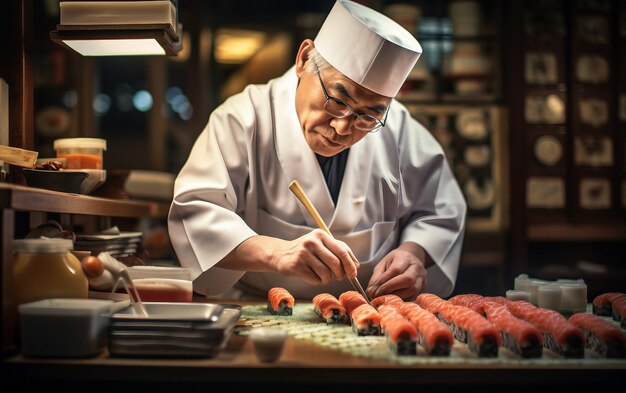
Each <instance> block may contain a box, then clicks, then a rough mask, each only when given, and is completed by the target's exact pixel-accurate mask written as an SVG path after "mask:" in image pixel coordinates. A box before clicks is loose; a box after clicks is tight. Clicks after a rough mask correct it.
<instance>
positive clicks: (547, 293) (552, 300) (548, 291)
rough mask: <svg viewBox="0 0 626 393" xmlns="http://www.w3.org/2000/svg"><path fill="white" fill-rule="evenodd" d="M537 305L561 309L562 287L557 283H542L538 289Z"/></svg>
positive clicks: (555, 309)
mask: <svg viewBox="0 0 626 393" xmlns="http://www.w3.org/2000/svg"><path fill="white" fill-rule="evenodd" d="M537 291H538V294H537V306H538V307H541V308H547V309H549V310H554V311H560V310H561V287H560V286H559V285H557V284H544V285H540V286H539V287H538V289H537Z"/></svg>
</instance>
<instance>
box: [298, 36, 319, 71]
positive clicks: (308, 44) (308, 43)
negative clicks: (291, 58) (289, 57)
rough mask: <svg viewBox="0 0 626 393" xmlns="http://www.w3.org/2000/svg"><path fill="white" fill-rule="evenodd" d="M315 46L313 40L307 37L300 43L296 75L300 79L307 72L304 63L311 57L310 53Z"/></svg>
mask: <svg viewBox="0 0 626 393" xmlns="http://www.w3.org/2000/svg"><path fill="white" fill-rule="evenodd" d="M313 48H315V44H314V43H313V40H311V39H309V38H307V39H306V40H304V41H302V43H301V44H300V49H298V54H297V55H296V75H297V76H298V79H300V77H302V74H303V73H304V72H305V67H304V65H305V64H306V61H307V59H308V58H309V53H311V49H313Z"/></svg>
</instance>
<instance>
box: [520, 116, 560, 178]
mask: <svg viewBox="0 0 626 393" xmlns="http://www.w3.org/2000/svg"><path fill="white" fill-rule="evenodd" d="M526 134H527V145H526V151H527V157H528V161H527V162H528V172H529V174H530V175H536V176H545V175H551V176H555V175H559V176H563V175H565V171H566V166H567V138H566V131H565V128H564V127H552V128H550V127H532V128H531V127H526Z"/></svg>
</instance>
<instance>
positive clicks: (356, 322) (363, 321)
mask: <svg viewBox="0 0 626 393" xmlns="http://www.w3.org/2000/svg"><path fill="white" fill-rule="evenodd" d="M381 318H382V317H381V315H380V313H379V312H378V311H377V310H376V309H375V308H374V307H373V306H372V305H370V304H367V303H365V304H361V305H360V306H358V307H357V308H355V309H354V310H352V313H351V314H350V322H351V324H352V330H353V331H354V332H355V333H356V334H357V335H358V336H380V335H382V328H381V326H380V321H381Z"/></svg>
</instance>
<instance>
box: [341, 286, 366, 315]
mask: <svg viewBox="0 0 626 393" xmlns="http://www.w3.org/2000/svg"><path fill="white" fill-rule="evenodd" d="M339 302H341V304H342V305H343V306H344V307H345V308H346V312H347V313H348V315H351V314H352V311H354V309H355V308H357V307H359V306H360V305H362V304H367V300H366V299H365V298H364V297H363V295H361V294H360V293H358V292H357V291H346V292H344V293H342V294H341V295H339Z"/></svg>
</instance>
